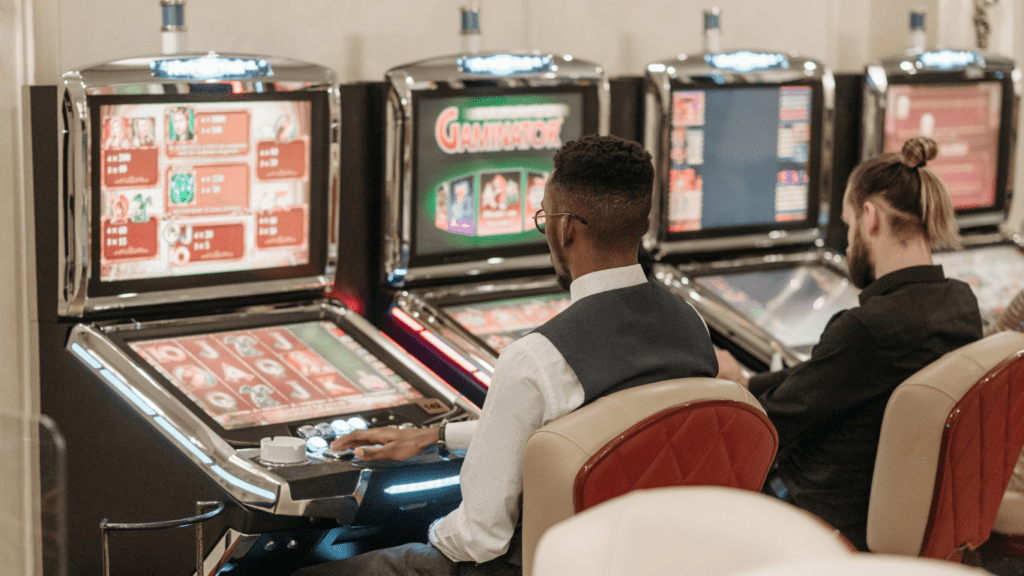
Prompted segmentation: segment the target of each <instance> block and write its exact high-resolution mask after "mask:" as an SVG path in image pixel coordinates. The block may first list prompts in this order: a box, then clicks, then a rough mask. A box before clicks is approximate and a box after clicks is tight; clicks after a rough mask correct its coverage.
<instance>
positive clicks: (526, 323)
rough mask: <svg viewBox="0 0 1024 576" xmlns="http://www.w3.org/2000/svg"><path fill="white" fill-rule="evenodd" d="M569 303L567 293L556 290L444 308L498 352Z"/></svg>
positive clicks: (563, 308) (552, 316)
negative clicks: (524, 296)
mask: <svg viewBox="0 0 1024 576" xmlns="http://www.w3.org/2000/svg"><path fill="white" fill-rule="evenodd" d="M571 303H572V301H571V300H570V299H569V295H568V294H565V293H558V294H545V295H542V296H529V297H526V298H510V299H508V300H495V301H492V302H479V303H476V304H461V305H458V306H448V307H446V308H445V309H444V310H445V312H447V313H448V314H449V315H451V317H452V318H454V319H455V321H456V322H458V323H459V324H461V325H462V326H463V327H464V328H466V329H467V330H469V331H470V332H472V333H473V335H475V336H477V337H478V338H480V339H481V340H483V341H484V342H486V343H487V344H488V345H489V346H490V347H491V348H493V349H494V350H495V351H496V352H499V353H500V352H501V351H502V350H504V349H505V347H507V346H508V345H509V344H511V343H513V342H515V341H516V340H518V339H520V338H522V337H523V336H525V335H526V334H528V333H529V332H530V331H532V330H533V329H534V328H536V327H538V326H540V325H541V324H544V323H545V322H547V321H548V320H550V319H552V318H554V317H555V315H556V314H558V313H559V312H561V311H562V310H565V309H566V308H568V307H569V305H570V304H571Z"/></svg>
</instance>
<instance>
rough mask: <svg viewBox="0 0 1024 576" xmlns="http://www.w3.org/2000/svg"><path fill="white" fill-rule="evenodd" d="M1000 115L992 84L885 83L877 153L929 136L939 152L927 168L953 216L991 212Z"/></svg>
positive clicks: (998, 89) (997, 90)
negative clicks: (942, 189)
mask: <svg viewBox="0 0 1024 576" xmlns="http://www.w3.org/2000/svg"><path fill="white" fill-rule="evenodd" d="M1002 116H1003V86H1002V84H1001V83H1000V82H998V81H984V82H974V83H969V84H967V83H959V84H924V83H920V84H896V85H890V86H889V92H888V107H887V109H886V113H885V128H884V136H883V138H884V142H883V152H899V151H900V149H902V147H903V143H904V142H906V141H907V140H909V139H910V138H914V137H916V136H928V137H930V138H933V139H934V140H935V141H936V142H937V143H938V145H939V153H938V156H937V157H936V158H935V159H934V160H931V161H929V162H928V167H929V168H931V169H932V170H933V171H934V172H935V173H936V174H937V175H938V176H939V177H940V178H941V179H942V181H943V183H944V184H945V185H946V189H947V190H948V191H949V195H950V197H951V198H952V199H953V207H954V208H955V209H956V210H957V212H961V211H964V210H973V209H990V208H995V207H997V204H998V203H999V202H1000V199H999V198H998V195H997V194H996V191H997V190H998V188H997V184H998V182H997V181H998V180H999V173H998V171H999V159H1000V154H999V145H1000V134H1001V130H1002V122H1003V119H1002Z"/></svg>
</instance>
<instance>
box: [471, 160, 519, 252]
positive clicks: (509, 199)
mask: <svg viewBox="0 0 1024 576" xmlns="http://www.w3.org/2000/svg"><path fill="white" fill-rule="evenodd" d="M521 180H522V173H521V172H519V171H518V170H516V171H508V172H497V173H482V174H480V219H479V225H478V228H477V235H478V236H491V235H493V234H516V233H519V232H522V231H523V212H522V195H523V194H522V190H523V188H522V184H521Z"/></svg>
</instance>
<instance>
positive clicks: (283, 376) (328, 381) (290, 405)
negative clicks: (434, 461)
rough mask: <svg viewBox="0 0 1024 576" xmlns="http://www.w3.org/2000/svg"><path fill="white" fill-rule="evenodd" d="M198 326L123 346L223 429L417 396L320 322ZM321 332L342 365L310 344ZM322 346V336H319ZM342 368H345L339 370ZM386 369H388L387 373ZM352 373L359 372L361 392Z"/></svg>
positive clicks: (341, 411) (400, 401)
mask: <svg viewBox="0 0 1024 576" xmlns="http://www.w3.org/2000/svg"><path fill="white" fill-rule="evenodd" d="M292 327H294V328H297V329H298V330H299V332H298V333H305V334H306V338H312V340H310V341H306V340H305V339H303V338H300V337H298V336H297V333H296V332H295V331H293V330H292V329H290V328H291V327H285V326H273V327H267V328H256V329H252V330H239V331H233V332H222V333H216V334H198V335H190V336H182V337H178V338H165V339H160V340H151V341H145V342H132V343H130V344H129V346H130V347H131V348H132V349H133V350H134V351H135V352H137V353H138V354H140V355H141V356H142V357H143V358H144V359H145V360H146V361H147V362H148V363H149V364H150V365H151V366H153V367H154V368H155V369H156V370H157V371H158V372H160V373H161V374H162V375H163V376H164V377H165V378H167V379H168V380H169V381H170V382H171V384H173V385H174V386H175V387H176V388H177V389H179V390H180V391H181V392H183V393H184V394H186V395H187V396H189V397H190V398H191V399H192V400H193V402H195V403H196V404H197V405H198V406H199V407H201V408H202V409H203V411H204V412H206V413H207V414H208V415H209V416H210V417H211V418H214V419H215V420H217V421H218V422H219V423H220V424H221V425H222V426H224V427H225V428H227V429H231V428H235V427H239V426H251V425H257V424H273V423H278V422H285V421H295V420H302V419H308V418H315V417H318V416H329V415H332V414H334V415H337V414H344V413H346V412H352V411H359V410H365V409H372V408H379V407H384V406H393V405H397V404H403V403H405V402H407V401H408V400H409V399H410V398H417V397H421V394H420V393H419V392H417V391H415V390H413V389H411V388H410V387H409V386H408V385H407V384H405V383H404V382H403V381H401V379H398V380H395V381H394V382H393V383H391V382H389V381H388V380H386V379H385V378H384V377H383V376H382V375H381V374H382V373H381V372H380V371H378V370H376V369H375V368H372V367H371V364H377V363H379V360H377V359H376V358H374V357H373V356H372V355H369V354H368V353H367V351H366V350H365V349H363V348H362V347H361V346H359V345H358V344H355V343H354V342H353V345H351V346H349V345H345V346H343V345H342V343H341V342H338V340H339V339H342V340H344V339H349V337H347V336H345V335H344V332H341V336H340V337H337V335H336V334H335V335H334V336H330V335H329V334H334V331H335V330H334V326H333V324H329V323H327V322H315V323H306V324H300V325H293V326H292ZM324 336H326V337H327V338H330V341H328V342H326V344H327V345H329V346H337V347H339V348H341V349H344V350H345V353H344V354H345V358H347V360H345V362H347V363H348V364H350V366H347V367H345V368H343V367H342V365H335V364H333V363H332V362H331V361H329V360H328V359H327V358H326V357H325V356H323V355H321V354H320V353H318V352H317V351H316V350H314V349H313V344H312V343H313V342H314V341H315V340H318V339H319V338H320V337H324ZM320 344H321V346H323V345H324V344H325V343H324V342H321V343H320ZM343 370H348V371H351V372H352V374H347V373H343ZM392 374H393V373H392ZM352 379H358V380H359V382H360V383H361V384H362V385H363V387H364V388H365V389H366V390H368V391H370V393H371V394H372V395H367V394H366V393H364V392H363V391H362V390H360V389H359V387H358V386H356V385H354V384H353V382H352Z"/></svg>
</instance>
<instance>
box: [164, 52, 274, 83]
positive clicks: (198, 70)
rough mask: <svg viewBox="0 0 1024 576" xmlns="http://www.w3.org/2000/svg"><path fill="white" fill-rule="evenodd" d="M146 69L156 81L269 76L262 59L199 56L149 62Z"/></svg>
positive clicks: (244, 78)
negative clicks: (157, 79)
mask: <svg viewBox="0 0 1024 576" xmlns="http://www.w3.org/2000/svg"><path fill="white" fill-rule="evenodd" d="M149 69H150V71H151V72H152V74H153V76H155V77H157V78H167V79H172V80H193V81H202V80H250V79H253V78H266V77H268V76H273V75H274V71H273V70H272V69H271V67H270V62H267V61H266V60H264V59H262V58H259V59H257V58H227V57H223V56H215V55H214V56H201V57H198V58H174V59H170V60H153V61H152V62H150V63H149Z"/></svg>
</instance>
